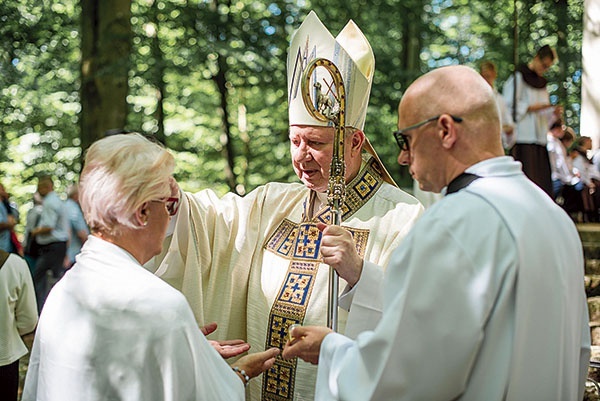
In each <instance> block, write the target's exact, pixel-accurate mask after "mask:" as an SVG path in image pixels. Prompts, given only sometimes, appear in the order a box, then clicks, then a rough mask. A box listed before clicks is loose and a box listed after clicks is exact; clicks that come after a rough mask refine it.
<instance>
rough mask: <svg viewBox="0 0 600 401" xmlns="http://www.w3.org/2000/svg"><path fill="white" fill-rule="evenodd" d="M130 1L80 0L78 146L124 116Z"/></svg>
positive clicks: (115, 126) (118, 125)
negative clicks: (79, 130) (79, 112)
mask: <svg viewBox="0 0 600 401" xmlns="http://www.w3.org/2000/svg"><path fill="white" fill-rule="evenodd" d="M130 5H131V2H130V1H129V0H81V119H80V124H81V146H82V149H86V148H87V147H88V146H89V145H90V144H91V143H92V142H93V141H95V140H96V139H98V138H100V137H102V135H103V133H104V132H105V131H107V130H110V129H118V128H124V127H125V124H126V119H127V100H126V97H127V92H128V85H127V79H128V72H129V54H130V53H131V22H130V20H131V10H130Z"/></svg>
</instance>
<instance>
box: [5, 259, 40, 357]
mask: <svg viewBox="0 0 600 401" xmlns="http://www.w3.org/2000/svg"><path fill="white" fill-rule="evenodd" d="M0 300H2V302H0V366H5V365H10V364H11V363H13V362H14V361H16V360H18V359H20V358H21V357H22V356H24V355H26V354H27V346H26V345H25V343H24V342H23V339H22V338H21V336H24V335H25V334H28V333H31V332H32V331H33V330H34V329H35V325H36V324H37V320H38V313H37V304H36V303H35V290H34V288H33V280H32V278H31V273H30V272H29V267H27V263H26V262H25V261H24V260H23V259H22V258H20V257H19V256H18V255H14V254H10V255H8V259H6V262H4V265H3V266H0Z"/></svg>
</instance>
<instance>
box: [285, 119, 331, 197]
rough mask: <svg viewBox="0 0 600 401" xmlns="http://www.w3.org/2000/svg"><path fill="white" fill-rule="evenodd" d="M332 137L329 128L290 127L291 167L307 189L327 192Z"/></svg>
mask: <svg viewBox="0 0 600 401" xmlns="http://www.w3.org/2000/svg"><path fill="white" fill-rule="evenodd" d="M334 135H335V133H334V129H333V128H331V127H315V126H310V125H303V126H298V125H294V126H291V127H290V152H291V154H292V165H293V166H294V171H295V172H296V175H297V176H298V178H300V180H301V181H302V182H303V183H304V185H306V187H307V188H309V189H312V190H314V191H317V192H325V191H327V184H328V180H329V165H330V164H331V158H332V157H333V140H334Z"/></svg>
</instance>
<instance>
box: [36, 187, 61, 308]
mask: <svg viewBox="0 0 600 401" xmlns="http://www.w3.org/2000/svg"><path fill="white" fill-rule="evenodd" d="M37 191H38V193H39V194H40V195H41V196H42V198H43V199H44V202H43V204H42V212H41V215H40V221H39V224H38V225H37V226H36V227H35V228H34V229H33V230H31V232H30V235H31V236H32V237H35V241H36V242H37V243H38V245H39V255H38V258H37V260H36V262H35V269H34V271H33V282H34V284H35V293H36V297H37V304H38V309H39V310H40V311H41V310H42V307H43V306H44V302H45V300H46V296H47V294H48V277H47V272H48V271H51V272H52V274H53V278H54V279H55V280H59V279H60V278H61V277H62V275H63V274H64V271H65V270H64V268H63V263H64V259H65V256H66V254H67V241H68V239H69V216H68V215H67V209H66V208H65V202H64V201H63V200H62V199H61V198H60V197H59V196H58V194H57V193H56V192H54V182H53V180H52V178H51V177H50V176H42V177H40V178H39V180H38V190H37Z"/></svg>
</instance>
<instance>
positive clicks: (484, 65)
mask: <svg viewBox="0 0 600 401" xmlns="http://www.w3.org/2000/svg"><path fill="white" fill-rule="evenodd" d="M479 73H480V74H481V76H482V77H483V79H485V81H486V82H487V83H488V84H489V85H490V86H491V87H492V89H493V90H494V96H495V97H496V102H497V103H498V109H499V111H500V125H501V126H502V146H503V147H504V149H505V150H506V151H508V150H510V148H512V146H513V145H514V144H515V135H514V129H515V123H514V121H513V119H512V116H511V114H510V112H509V110H508V108H507V107H506V102H505V101H504V98H503V97H502V95H501V94H500V93H499V92H498V90H497V89H496V78H498V69H497V68H496V64H494V63H493V62H492V61H489V60H484V61H482V62H481V64H480V65H479Z"/></svg>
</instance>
